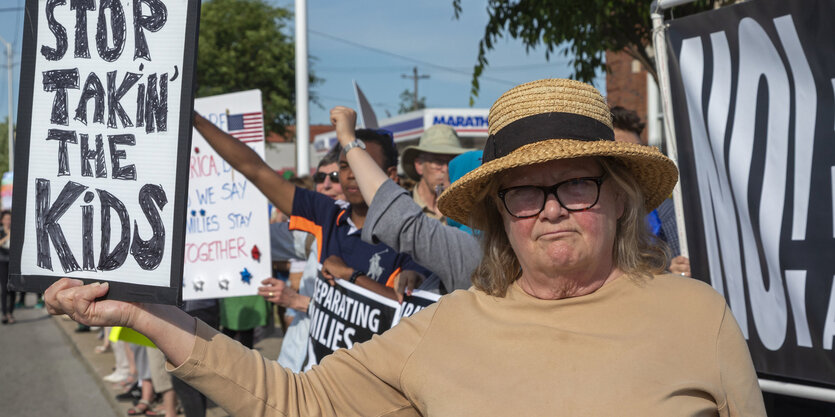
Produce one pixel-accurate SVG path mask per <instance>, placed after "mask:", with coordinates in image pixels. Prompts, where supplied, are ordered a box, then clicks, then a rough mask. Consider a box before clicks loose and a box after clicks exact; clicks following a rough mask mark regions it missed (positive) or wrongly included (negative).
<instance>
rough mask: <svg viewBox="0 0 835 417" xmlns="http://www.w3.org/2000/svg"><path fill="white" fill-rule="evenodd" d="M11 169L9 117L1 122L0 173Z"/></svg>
mask: <svg viewBox="0 0 835 417" xmlns="http://www.w3.org/2000/svg"><path fill="white" fill-rule="evenodd" d="M8 170H9V117H8V116H6V120H5V121H4V122H2V123H0V175H2V174H3V173H4V172H7V171H8Z"/></svg>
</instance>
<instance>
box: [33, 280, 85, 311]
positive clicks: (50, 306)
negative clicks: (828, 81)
mask: <svg viewBox="0 0 835 417" xmlns="http://www.w3.org/2000/svg"><path fill="white" fill-rule="evenodd" d="M82 285H84V283H83V282H81V280H77V279H69V278H61V279H59V280H58V281H55V283H53V284H52V285H50V286H49V288H47V289H46V291H44V294H43V296H44V302H46V311H47V312H48V313H49V314H53V315H55V314H66V311H65V310H64V309H63V307H62V305H61V303H59V301H58V296H57V295H58V293H60V292H61V291H64V290H66V289H68V288H72V287H80V286H82Z"/></svg>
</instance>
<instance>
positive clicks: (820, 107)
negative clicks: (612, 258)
mask: <svg viewBox="0 0 835 417" xmlns="http://www.w3.org/2000/svg"><path fill="white" fill-rule="evenodd" d="M832 16H835V2H833V1H832V0H829V1H826V0H807V1H780V0H758V1H752V2H746V3H743V4H739V5H735V6H731V7H725V8H722V9H719V10H715V11H712V12H707V13H702V14H699V15H695V16H691V17H687V18H683V19H678V20H674V21H671V22H669V31H668V33H667V42H668V44H667V47H668V51H669V54H670V78H671V93H672V97H673V113H674V120H675V128H676V138H677V141H678V157H679V168H680V170H681V186H682V191H683V193H684V214H685V217H686V219H687V224H686V226H687V232H688V243H689V246H690V257H691V265H692V270H693V273H694V276H696V277H698V278H701V279H704V280H706V281H708V282H709V283H710V284H711V285H712V286H713V287H714V288H715V289H716V290H717V291H719V292H720V293H722V294H723V295H724V296H725V297H726V298H727V300H728V303H729V305H730V306H731V309H732V310H733V313H734V316H735V317H736V319H737V321H738V322H739V325H740V327H741V328H742V331H743V333H744V334H745V337H746V338H747V339H748V343H749V346H750V349H751V355H752V357H753V359H754V364H755V366H756V368H757V371H758V372H761V373H763V374H770V375H778V376H783V377H788V378H793V379H800V380H807V381H815V382H819V383H825V384H835V356H833V351H832V347H833V341H835V285H833V280H835V261H833V259H835V258H834V257H833V253H835V240H833V239H835V220H833V216H835V210H833V203H835V146H833V144H835V105H833V102H834V101H835V100H833V90H834V89H835V29H834V28H835V26H833V24H832V22H831V17H832Z"/></svg>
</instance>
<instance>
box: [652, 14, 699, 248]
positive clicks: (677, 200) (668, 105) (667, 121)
mask: <svg viewBox="0 0 835 417" xmlns="http://www.w3.org/2000/svg"><path fill="white" fill-rule="evenodd" d="M687 2H689V1H687ZM670 7H672V6H670ZM650 16H651V17H652V46H653V48H654V49H655V66H656V70H657V71H656V72H657V73H658V88H659V90H660V91H661V107H662V109H663V111H664V127H666V133H667V134H666V135H665V143H666V144H667V153H668V155H667V156H669V157H670V159H672V160H673V162H674V163H675V164H676V166H678V148H677V147H676V136H675V121H674V120H673V105H672V97H671V93H670V76H669V72H668V69H667V39H666V33H665V27H664V14H663V12H662V9H661V5H660V4H659V2H657V1H653V2H652V4H651V5H650ZM673 204H674V206H675V211H676V226H677V229H678V239H679V248H680V253H681V256H684V257H688V258H689V257H690V250H689V248H688V246H687V230H685V223H684V202H683V200H682V197H681V181H679V182H677V183H676V186H675V188H673Z"/></svg>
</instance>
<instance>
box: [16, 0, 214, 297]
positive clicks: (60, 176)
mask: <svg viewBox="0 0 835 417" xmlns="http://www.w3.org/2000/svg"><path fill="white" fill-rule="evenodd" d="M25 16H26V19H24V25H25V26H24V29H23V36H24V37H23V52H22V59H21V71H20V103H19V114H18V121H17V126H18V130H17V141H16V146H15V148H16V153H15V175H14V181H15V182H14V196H13V201H14V210H15V212H14V222H13V224H14V226H13V228H12V229H13V230H12V250H11V254H12V260H11V266H10V282H11V286H12V287H13V288H15V289H16V290H26V291H35V292H42V291H43V290H44V289H45V288H46V287H47V286H49V285H50V284H51V283H52V282H53V281H55V280H57V279H58V278H60V277H65V276H66V277H72V278H80V279H83V280H85V281H86V282H91V281H108V282H110V283H111V285H110V292H109V293H108V295H107V296H108V297H109V298H115V299H122V300H129V301H149V302H157V303H169V304H174V303H176V302H177V301H178V300H179V296H180V283H181V279H182V269H183V265H182V261H181V260H182V253H183V252H182V250H183V243H184V234H183V230H184V229H185V227H184V226H185V225H184V220H185V216H183V215H182V213H183V212H184V210H185V206H186V191H187V188H186V187H187V185H186V181H187V175H188V149H189V147H190V146H189V142H190V140H191V112H192V104H193V102H192V98H193V76H194V68H195V61H196V52H195V51H196V49H197V20H198V18H199V16H200V2H199V0H132V1H125V0H73V1H66V0H27V1H26V13H25Z"/></svg>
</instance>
